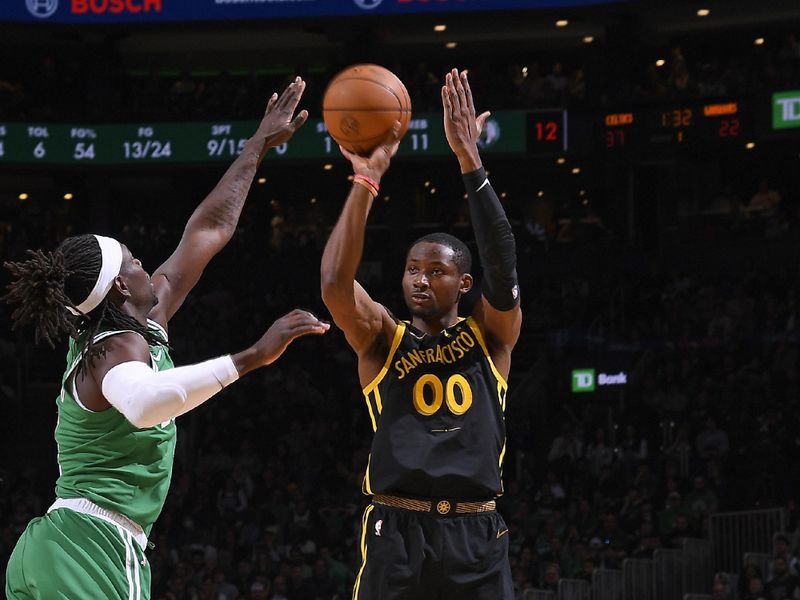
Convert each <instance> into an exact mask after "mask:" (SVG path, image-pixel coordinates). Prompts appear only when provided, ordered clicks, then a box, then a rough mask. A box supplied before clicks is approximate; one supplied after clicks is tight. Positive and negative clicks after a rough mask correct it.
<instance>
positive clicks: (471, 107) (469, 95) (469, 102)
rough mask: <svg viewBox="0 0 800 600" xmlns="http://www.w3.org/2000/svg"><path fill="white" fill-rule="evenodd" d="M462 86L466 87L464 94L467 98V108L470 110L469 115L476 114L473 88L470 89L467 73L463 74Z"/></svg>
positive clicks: (463, 72)
mask: <svg viewBox="0 0 800 600" xmlns="http://www.w3.org/2000/svg"><path fill="white" fill-rule="evenodd" d="M461 85H463V86H464V92H465V94H466V96H467V107H468V108H469V114H471V115H474V114H475V104H474V101H473V98H472V88H470V87H469V79H468V78H467V72H466V71H462V72H461Z"/></svg>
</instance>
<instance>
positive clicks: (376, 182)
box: [353, 169, 383, 189]
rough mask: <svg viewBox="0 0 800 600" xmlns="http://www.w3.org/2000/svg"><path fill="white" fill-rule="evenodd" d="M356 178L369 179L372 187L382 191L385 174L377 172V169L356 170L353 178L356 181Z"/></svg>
mask: <svg viewBox="0 0 800 600" xmlns="http://www.w3.org/2000/svg"><path fill="white" fill-rule="evenodd" d="M356 177H363V178H365V179H367V180H368V182H369V183H370V184H371V185H373V186H375V187H376V188H378V189H380V187H381V177H383V172H379V171H376V170H375V169H354V170H353V178H354V179H355V178H356Z"/></svg>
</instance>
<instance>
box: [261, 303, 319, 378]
mask: <svg viewBox="0 0 800 600" xmlns="http://www.w3.org/2000/svg"><path fill="white" fill-rule="evenodd" d="M330 328H331V326H330V324H329V323H326V322H324V321H320V320H319V319H318V318H317V317H316V316H314V315H313V314H311V313H310V312H308V311H307V310H301V309H299V308H296V309H294V310H293V311H292V312H290V313H288V314H286V315H283V316H282V317H281V318H280V319H278V320H276V321H275V322H274V323H273V324H272V326H271V327H270V328H269V329H268V330H267V332H266V333H265V334H264V335H263V336H261V339H260V340H258V341H257V342H256V343H255V345H254V346H253V349H254V350H255V352H256V356H257V360H258V362H259V363H260V364H261V365H269V364H271V363H273V362H275V361H276V360H278V358H280V356H281V354H283V352H284V350H286V348H287V347H288V346H289V344H291V343H292V342H293V341H294V340H296V339H297V338H299V337H302V336H304V335H312V334H313V335H322V334H323V333H325V332H326V331H328V329H330Z"/></svg>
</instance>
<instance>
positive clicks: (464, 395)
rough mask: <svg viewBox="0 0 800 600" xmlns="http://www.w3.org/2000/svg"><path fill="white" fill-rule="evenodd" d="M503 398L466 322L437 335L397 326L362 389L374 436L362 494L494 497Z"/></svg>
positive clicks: (500, 381)
mask: <svg viewBox="0 0 800 600" xmlns="http://www.w3.org/2000/svg"><path fill="white" fill-rule="evenodd" d="M506 390H507V384H506V381H505V379H504V378H503V376H502V375H500V373H499V372H498V371H497V369H496V368H495V366H494V364H493V363H492V359H491V358H490V357H489V351H488V349H487V347H486V343H485V341H484V339H483V336H482V334H481V332H480V330H479V329H478V326H477V325H476V324H475V322H474V321H473V320H472V319H471V318H469V319H462V320H460V321H459V322H458V323H456V324H455V325H453V326H452V327H449V328H447V329H445V330H443V331H442V332H441V333H439V335H428V334H424V333H421V332H420V331H418V330H417V329H416V328H414V327H413V326H412V325H410V324H409V323H406V322H400V323H398V325H397V331H396V333H395V336H394V339H393V340H392V344H391V347H390V349H389V356H388V358H387V359H386V363H385V364H384V367H383V369H382V370H381V372H380V373H379V374H378V375H377V377H376V378H375V379H374V380H373V381H372V382H370V384H369V385H367V386H366V387H365V388H364V396H365V398H366V401H367V408H368V410H369V415H370V419H371V420H372V428H373V430H374V431H375V437H374V439H373V441H372V451H371V454H370V458H369V462H368V464H367V472H366V475H365V477H364V485H363V489H364V492H365V493H366V494H396V495H400V496H403V495H405V496H412V497H422V498H440V497H443V498H455V499H459V500H460V499H465V500H473V499H474V500H479V499H487V498H493V497H495V496H497V495H499V494H501V493H502V482H501V469H502V464H503V455H504V454H505V439H506V430H505V418H504V411H505V404H506Z"/></svg>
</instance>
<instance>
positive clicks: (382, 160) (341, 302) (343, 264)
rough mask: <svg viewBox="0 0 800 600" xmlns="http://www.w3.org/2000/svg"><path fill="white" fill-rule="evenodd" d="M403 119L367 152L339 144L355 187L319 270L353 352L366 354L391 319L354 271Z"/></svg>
mask: <svg viewBox="0 0 800 600" xmlns="http://www.w3.org/2000/svg"><path fill="white" fill-rule="evenodd" d="M399 131H400V124H399V123H395V127H394V129H393V131H392V132H391V134H390V135H389V137H388V138H387V140H386V141H385V142H384V143H383V144H382V145H380V146H378V147H377V148H376V149H375V150H374V151H373V152H372V154H371V155H370V156H369V157H363V156H358V155H356V154H353V153H351V152H348V151H347V150H345V149H344V148H341V151H342V154H344V156H345V157H346V158H347V159H348V160H349V161H350V162H351V163H352V165H353V172H354V174H355V175H354V181H353V189H352V190H351V191H350V194H349V195H348V196H347V200H346V201H345V204H344V208H343V209H342V214H341V215H340V216H339V220H338V221H337V222H336V226H335V227H334V228H333V232H332V233H331V236H330V238H329V239H328V243H327V244H326V245H325V251H324V252H323V253H322V264H321V267H320V276H321V283H322V300H323V301H324V302H325V306H327V307H328V310H330V312H331V316H332V317H333V320H334V321H335V322H336V324H337V325H338V326H339V327H340V328H341V329H342V331H344V334H345V336H346V337H347V341H348V343H349V344H350V346H351V347H352V348H353V350H355V352H356V353H357V354H358V355H359V356H360V357H363V356H364V354H365V353H367V352H368V351H369V349H370V348H371V347H373V346H374V344H375V341H376V337H377V336H378V335H379V334H381V333H382V332H383V331H384V330H385V328H387V327H391V326H392V325H393V322H392V320H391V317H390V316H389V314H388V312H387V310H386V309H385V308H384V307H383V306H382V305H380V304H378V303H377V302H375V301H373V300H372V298H370V297H369V294H367V292H366V291H365V290H364V288H362V287H361V285H359V283H358V282H357V281H356V271H357V270H358V265H359V263H360V262H361V255H362V253H363V250H364V229H365V228H366V225H367V216H368V215H369V211H370V208H372V202H373V200H374V199H375V197H376V196H377V193H378V186H380V180H381V177H383V174H384V173H385V172H386V170H387V169H388V168H389V162H390V160H391V158H392V156H394V154H395V153H396V152H397V147H398V146H399V145H400V139H399Z"/></svg>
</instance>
